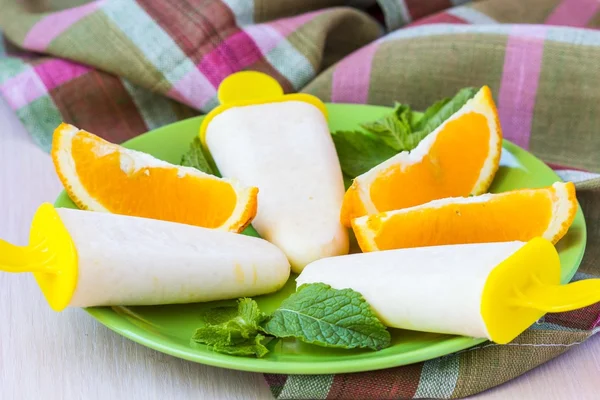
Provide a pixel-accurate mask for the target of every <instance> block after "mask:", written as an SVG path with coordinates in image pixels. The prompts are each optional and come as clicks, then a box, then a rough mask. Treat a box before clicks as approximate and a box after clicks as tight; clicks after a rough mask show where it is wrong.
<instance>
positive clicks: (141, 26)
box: [102, 0, 196, 83]
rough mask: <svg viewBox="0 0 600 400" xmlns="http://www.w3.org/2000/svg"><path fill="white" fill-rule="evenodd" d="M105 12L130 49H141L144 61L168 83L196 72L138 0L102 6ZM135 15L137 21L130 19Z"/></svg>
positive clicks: (108, 3)
mask: <svg viewBox="0 0 600 400" xmlns="http://www.w3.org/2000/svg"><path fill="white" fill-rule="evenodd" d="M102 11H103V12H104V14H105V15H106V16H107V17H108V18H109V19H110V20H111V21H112V22H113V23H114V24H115V25H116V26H117V27H118V29H119V30H120V31H121V32H123V34H124V35H125V36H126V37H127V38H128V39H129V40H130V41H131V44H130V43H127V47H131V48H136V49H139V51H141V53H142V54H143V55H144V59H145V60H147V61H148V62H149V63H150V64H151V65H153V66H154V67H155V68H156V69H157V70H158V71H160V72H161V73H162V74H163V75H164V76H165V77H166V78H167V80H168V81H169V82H171V83H175V82H177V81H179V80H180V79H181V78H183V77H184V76H185V75H186V74H187V73H189V72H190V71H192V70H194V69H196V66H195V65H194V64H193V63H192V62H191V61H190V60H189V59H188V58H187V57H186V55H185V54H184V53H183V51H181V49H180V48H179V47H178V46H177V45H176V44H175V42H174V41H173V39H172V38H171V37H170V36H169V35H168V34H167V33H166V32H165V31H164V30H163V29H162V28H161V27H160V26H159V25H158V24H157V23H156V22H155V21H154V20H153V19H152V18H150V16H148V14H146V12H145V11H144V10H143V9H142V8H141V7H140V5H139V4H137V3H136V2H135V1H133V0H122V1H118V2H116V1H109V2H107V3H105V4H104V5H103V6H102ZM132 15H135V16H136V18H131V16H132ZM121 40H122V39H121ZM144 64H145V63H144Z"/></svg>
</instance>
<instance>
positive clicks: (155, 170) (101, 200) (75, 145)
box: [52, 123, 258, 232]
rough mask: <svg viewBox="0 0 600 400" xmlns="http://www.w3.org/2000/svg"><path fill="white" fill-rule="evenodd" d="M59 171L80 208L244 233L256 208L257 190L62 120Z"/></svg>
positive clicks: (55, 149)
mask: <svg viewBox="0 0 600 400" xmlns="http://www.w3.org/2000/svg"><path fill="white" fill-rule="evenodd" d="M52 159H53V161H54V166H55V168H56V172H57V173H58V176H59V177H60V180H61V181H62V183H63V186H64V187H65V190H66V191H67V193H68V194H69V196H70V197H71V199H72V200H73V201H74V202H75V204H77V206H79V208H81V209H84V210H91V211H100V212H110V213H114V214H125V215H132V216H138V217H145V218H152V219H160V220H166V221H172V222H179V223H184V224H188V225H196V226H201V227H205V228H213V229H219V230H225V231H232V232H240V231H242V230H243V229H244V228H245V227H246V226H247V225H248V224H250V222H251V221H252V219H253V218H254V216H255V215H256V211H257V203H256V199H257V194H258V189H257V188H255V187H246V186H242V185H241V184H240V183H239V182H237V181H235V180H230V179H221V178H218V177H216V176H212V175H209V174H205V173H203V172H201V171H199V170H197V169H195V168H190V167H182V166H178V165H173V164H169V163H167V162H165V161H161V160H159V159H156V158H154V157H152V156H150V155H149V154H146V153H142V152H139V151H134V150H129V149H126V148H124V147H121V146H119V145H116V144H113V143H110V142H107V141H106V140H104V139H102V138H99V137H98V136H96V135H93V134H91V133H89V132H86V131H84V130H79V129H78V128H76V127H74V126H72V125H68V124H64V123H63V124H61V125H60V126H58V128H56V130H55V131H54V138H53V142H52Z"/></svg>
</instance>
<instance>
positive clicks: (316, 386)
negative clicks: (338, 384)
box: [278, 375, 333, 400]
mask: <svg viewBox="0 0 600 400" xmlns="http://www.w3.org/2000/svg"><path fill="white" fill-rule="evenodd" d="M332 383H333V375H290V376H288V378H287V381H286V382H285V384H284V385H283V389H282V390H281V393H280V394H279V397H278V398H279V399H290V400H291V399H315V400H317V399H326V398H327V394H328V393H329V388H330V387H331V385H332Z"/></svg>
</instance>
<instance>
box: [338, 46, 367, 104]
mask: <svg viewBox="0 0 600 400" xmlns="http://www.w3.org/2000/svg"><path fill="white" fill-rule="evenodd" d="M378 48H379V42H374V43H372V44H370V45H368V46H366V47H363V48H362V49H360V50H358V51H356V52H354V53H353V54H351V55H350V56H348V57H346V58H345V59H344V60H342V61H341V62H340V63H339V64H338V66H337V67H336V68H335V70H334V71H333V82H332V83H331V101H332V102H334V103H336V102H337V103H357V104H364V103H367V102H368V100H369V82H370V79H371V66H372V64H373V57H375V53H376V52H377V49H378Z"/></svg>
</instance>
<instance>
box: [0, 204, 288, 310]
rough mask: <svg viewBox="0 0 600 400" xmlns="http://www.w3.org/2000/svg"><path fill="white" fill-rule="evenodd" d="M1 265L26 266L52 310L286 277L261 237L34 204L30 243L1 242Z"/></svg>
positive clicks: (200, 292) (160, 298)
mask: <svg viewBox="0 0 600 400" xmlns="http://www.w3.org/2000/svg"><path fill="white" fill-rule="evenodd" d="M0 270H4V271H8V272H33V273H34V275H35V278H36V280H37V282H38V284H39V285H40V287H41V289H42V292H43V293H44V295H45V297H46V299H47V300H48V302H49V304H50V306H51V307H52V308H53V309H54V310H57V311H59V310H62V309H63V308H65V307H67V306H72V307H90V306H109V305H157V304H176V303H194V302H205V301H212V300H223V299H233V298H238V297H244V296H256V295H260V294H265V293H270V292H274V291H277V290H279V289H280V288H281V287H282V286H283V285H284V284H285V283H286V281H287V280H288V278H289V275H290V265H289V262H288V260H287V259H286V257H285V255H284V254H283V252H282V251H281V250H280V249H278V248H277V247H276V246H274V245H273V244H271V243H269V242H267V241H266V240H263V239H259V238H255V237H250V236H245V235H241V234H236V233H230V232H223V231H216V230H211V229H206V228H200V227H196V226H191V225H185V224H178V223H173V222H167V221H159V220H153V219H147V218H139V217H131V216H124V215H116V214H106V213H96V212H91V211H81V210H72V209H61V208H58V209H55V208H54V207H52V205H50V204H44V205H42V206H41V207H40V208H39V209H38V211H37V213H36V215H35V217H34V219H33V223H32V228H31V233H30V244H29V246H26V247H17V246H13V245H10V244H8V243H6V242H2V241H0Z"/></svg>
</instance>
